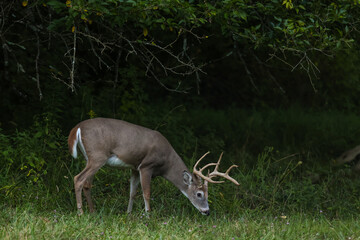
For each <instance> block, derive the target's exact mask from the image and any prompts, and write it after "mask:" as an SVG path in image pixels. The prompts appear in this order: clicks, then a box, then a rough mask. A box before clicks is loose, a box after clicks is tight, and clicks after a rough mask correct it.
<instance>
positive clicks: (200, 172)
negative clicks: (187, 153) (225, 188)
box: [193, 151, 224, 183]
mask: <svg viewBox="0 0 360 240" xmlns="http://www.w3.org/2000/svg"><path fill="white" fill-rule="evenodd" d="M209 153H210V151H209V152H207V153H205V154H204V155H202V157H201V158H199V160H197V162H196V163H195V165H194V168H193V173H194V174H196V175H198V176H199V177H201V178H202V179H204V180H206V181H208V182H211V183H223V182H224V181H214V180H212V179H211V178H210V177H207V176H205V175H204V174H203V173H202V171H203V170H204V169H205V168H207V167H209V166H213V165H216V163H209V164H207V165H205V166H204V167H202V168H201V169H200V170H196V167H197V165H198V164H199V162H200V161H201V160H202V159H203V158H204V157H205V156H206V155H208V154H209Z"/></svg>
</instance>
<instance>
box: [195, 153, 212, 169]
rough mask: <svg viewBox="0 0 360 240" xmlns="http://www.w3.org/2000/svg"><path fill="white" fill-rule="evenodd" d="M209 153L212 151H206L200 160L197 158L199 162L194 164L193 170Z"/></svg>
mask: <svg viewBox="0 0 360 240" xmlns="http://www.w3.org/2000/svg"><path fill="white" fill-rule="evenodd" d="M209 153H210V151H208V152H207V153H205V154H204V155H202V157H201V158H199V160H197V162H196V163H195V165H194V169H193V172H194V171H195V170H196V167H197V165H198V164H199V162H200V161H201V160H202V159H203V158H204V157H205V156H206V155H208V154H209Z"/></svg>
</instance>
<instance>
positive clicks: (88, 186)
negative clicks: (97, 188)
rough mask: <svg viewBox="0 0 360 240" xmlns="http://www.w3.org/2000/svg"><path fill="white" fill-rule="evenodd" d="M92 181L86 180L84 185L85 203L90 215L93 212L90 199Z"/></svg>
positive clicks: (90, 179) (92, 204) (91, 179)
mask: <svg viewBox="0 0 360 240" xmlns="http://www.w3.org/2000/svg"><path fill="white" fill-rule="evenodd" d="M92 181H93V177H91V178H89V179H86V181H85V183H84V187H83V190H84V195H85V198H86V201H87V203H88V206H89V211H90V212H91V213H92V212H94V203H93V201H92V199H91V187H92Z"/></svg>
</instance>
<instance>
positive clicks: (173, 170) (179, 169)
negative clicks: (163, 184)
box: [163, 154, 190, 193]
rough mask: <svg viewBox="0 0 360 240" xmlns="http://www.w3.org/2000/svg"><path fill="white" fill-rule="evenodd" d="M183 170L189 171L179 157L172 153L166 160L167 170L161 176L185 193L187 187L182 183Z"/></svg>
mask: <svg viewBox="0 0 360 240" xmlns="http://www.w3.org/2000/svg"><path fill="white" fill-rule="evenodd" d="M184 171H187V172H190V171H189V169H188V168H187V167H186V166H185V163H184V162H183V161H182V160H181V158H180V157H179V156H178V155H177V154H174V156H173V157H172V158H171V160H170V161H168V166H167V171H166V172H165V173H164V174H163V177H164V178H165V179H167V180H168V181H169V182H171V183H172V184H174V185H175V186H176V187H177V188H178V189H180V191H181V192H182V193H185V191H186V189H187V185H186V184H185V183H184V177H183V173H184Z"/></svg>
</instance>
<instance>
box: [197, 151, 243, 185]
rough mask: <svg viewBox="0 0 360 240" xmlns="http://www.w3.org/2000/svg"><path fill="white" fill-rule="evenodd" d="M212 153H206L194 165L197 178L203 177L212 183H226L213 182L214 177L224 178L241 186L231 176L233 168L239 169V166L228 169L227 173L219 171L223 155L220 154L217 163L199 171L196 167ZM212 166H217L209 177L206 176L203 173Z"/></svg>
mask: <svg viewBox="0 0 360 240" xmlns="http://www.w3.org/2000/svg"><path fill="white" fill-rule="evenodd" d="M209 153H210V152H207V153H205V154H204V155H203V156H202V157H201V158H200V159H199V160H198V161H197V162H196V163H195V165H194V169H193V173H194V174H196V175H197V176H199V177H201V178H202V179H204V180H206V181H208V182H211V183H223V182H224V181H214V180H212V178H213V177H216V176H218V177H223V178H226V179H228V180H230V181H231V182H233V183H234V184H236V185H240V184H239V183H238V182H237V181H236V180H235V179H233V178H232V177H230V176H229V172H230V170H231V169H232V168H234V167H238V166H237V165H232V166H231V167H229V168H228V170H226V172H225V173H221V172H219V171H218V168H219V165H220V161H221V158H222V155H223V153H221V154H220V157H219V160H218V162H217V163H209V164H206V165H205V166H204V167H202V168H201V169H200V170H197V169H196V167H197V165H198V164H199V162H200V161H201V160H202V159H203V158H204V157H205V156H206V155H208V154H209ZM210 166H215V169H214V171H212V172H211V173H210V174H208V176H205V175H204V174H203V173H202V171H204V169H206V168H207V167H210Z"/></svg>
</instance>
